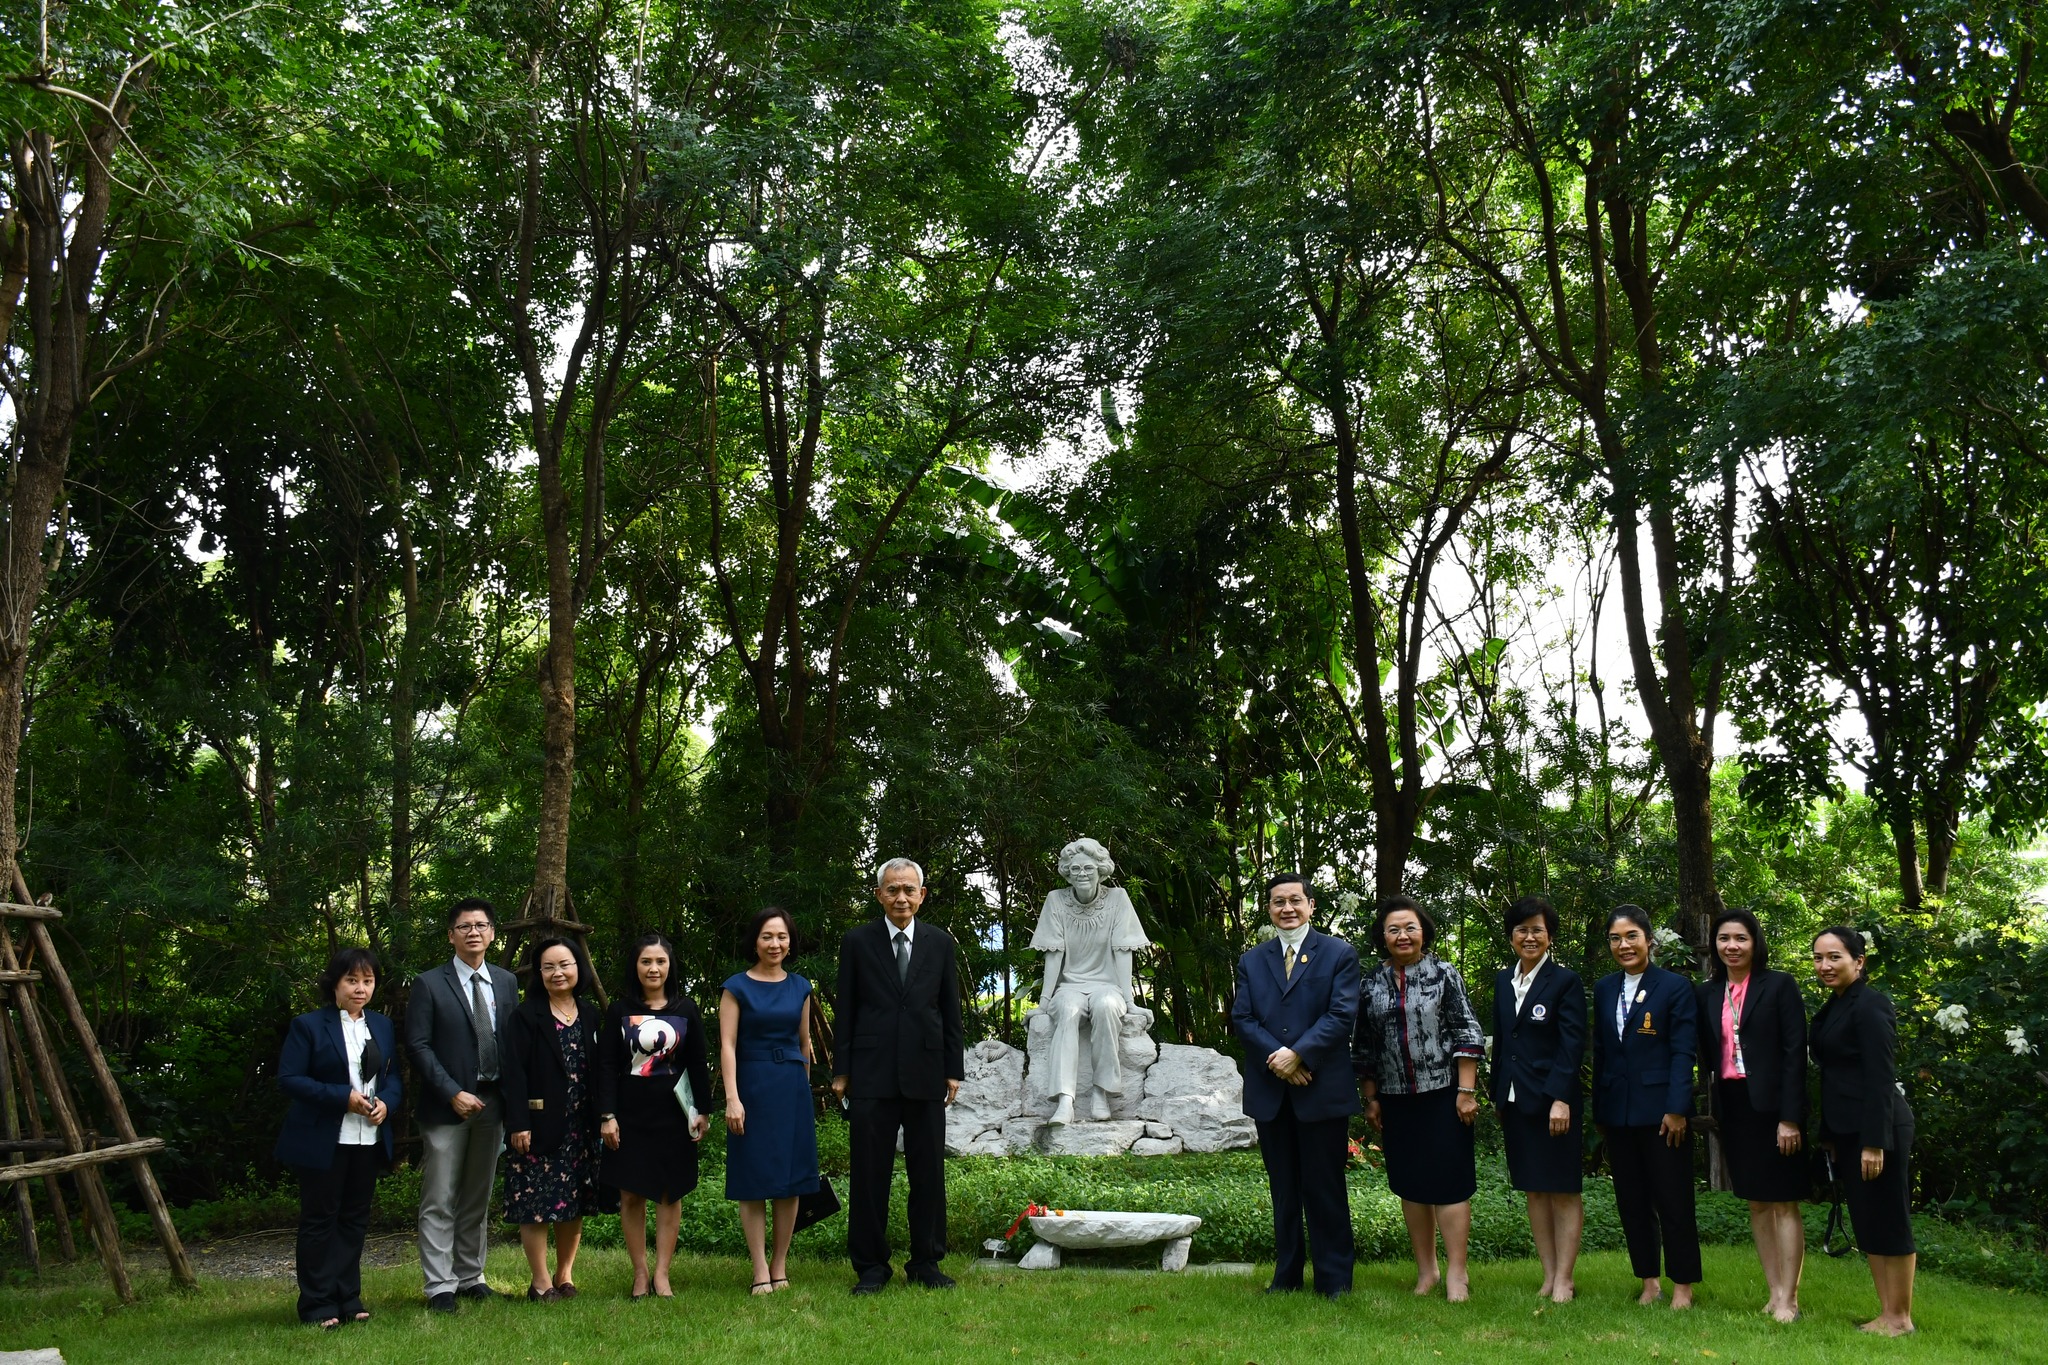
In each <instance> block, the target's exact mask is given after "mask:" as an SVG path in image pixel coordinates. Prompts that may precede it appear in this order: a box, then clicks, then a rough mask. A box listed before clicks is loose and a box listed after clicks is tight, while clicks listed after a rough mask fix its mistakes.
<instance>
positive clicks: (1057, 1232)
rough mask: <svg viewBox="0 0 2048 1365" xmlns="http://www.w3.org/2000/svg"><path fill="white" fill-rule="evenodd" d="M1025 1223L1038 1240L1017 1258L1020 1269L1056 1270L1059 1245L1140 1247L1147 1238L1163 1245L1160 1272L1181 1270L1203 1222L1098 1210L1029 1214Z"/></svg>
mask: <svg viewBox="0 0 2048 1365" xmlns="http://www.w3.org/2000/svg"><path fill="white" fill-rule="evenodd" d="M1030 1222H1031V1234H1032V1236H1034V1237H1036V1238H1037V1239H1038V1241H1037V1243H1036V1244H1035V1245H1033V1246H1032V1248H1031V1250H1029V1251H1027V1252H1025V1253H1024V1259H1023V1260H1021V1261H1019V1262H1017V1265H1018V1267H1019V1268H1020V1269H1024V1270H1057V1269H1058V1268H1059V1265H1060V1259H1061V1257H1060V1249H1061V1248H1062V1247H1065V1248H1069V1249H1071V1250H1074V1251H1083V1250H1086V1251H1100V1250H1106V1249H1108V1248H1110V1247H1136V1246H1144V1245H1145V1244H1146V1243H1148V1242H1165V1243H1166V1251H1165V1254H1164V1255H1162V1256H1161V1257H1160V1258H1159V1268H1160V1269H1161V1270H1174V1271H1178V1270H1186V1269H1187V1266H1188V1249H1189V1248H1190V1247H1191V1246H1193V1244H1194V1235H1195V1229H1196V1228H1199V1227H1200V1226H1202V1220H1201V1219H1199V1218H1197V1217H1196V1216H1195V1215H1193V1214H1191V1213H1115V1212H1107V1211H1103V1210H1099V1209H1068V1210H1066V1211H1065V1212H1063V1213H1039V1214H1033V1215H1032V1216H1031V1219H1030Z"/></svg>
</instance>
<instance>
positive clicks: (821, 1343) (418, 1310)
mask: <svg viewBox="0 0 2048 1365" xmlns="http://www.w3.org/2000/svg"><path fill="white" fill-rule="evenodd" d="M1706 1255H1707V1284H1706V1286H1705V1287H1704V1288H1703V1290H1702V1294H1701V1304H1700V1307H1698V1308H1697V1309H1695V1310H1694V1311H1693V1312H1690V1313H1673V1312H1671V1311H1670V1310H1668V1309H1665V1308H1639V1307H1637V1306H1636V1305H1635V1304H1634V1303H1633V1301H1632V1300H1633V1296H1634V1292H1635V1290H1634V1283H1633V1281H1632V1280H1630V1278H1629V1275H1628V1267H1627V1264H1626V1262H1625V1261H1624V1259H1623V1258H1622V1257H1621V1256H1620V1255H1618V1254H1615V1253H1602V1254H1597V1255H1592V1256H1589V1257H1587V1258H1586V1259H1585V1260H1584V1261H1582V1262H1581V1263H1580V1269H1579V1287H1580V1295H1581V1297H1580V1298H1579V1300H1578V1302H1576V1303H1572V1304H1568V1305H1565V1306H1564V1307H1552V1306H1549V1305H1542V1306H1539V1305H1538V1303H1537V1300H1536V1297H1535V1293H1534V1291H1535V1287H1536V1282H1537V1280H1538V1278H1540V1276H1539V1273H1538V1270H1537V1267H1536V1266H1535V1265H1534V1263H1533V1262H1527V1261H1499V1262H1494V1263H1491V1264H1486V1265H1481V1266H1478V1267H1476V1269H1475V1271H1474V1275H1473V1296H1474V1297H1473V1302H1471V1303H1469V1304H1465V1305H1460V1306H1456V1307H1454V1306H1452V1305H1450V1304H1447V1303H1445V1302H1444V1301H1443V1300H1442V1299H1441V1298H1436V1299H1431V1300H1428V1301H1425V1302H1417V1301H1416V1300H1415V1298H1414V1297H1413V1296H1412V1295H1410V1294H1409V1293H1408V1292H1407V1289H1408V1285H1409V1284H1411V1283H1412V1282H1413V1281H1412V1275H1411V1272H1410V1269H1409V1267H1407V1266H1405V1265H1401V1264H1395V1263H1388V1262H1377V1263H1372V1264H1366V1265H1362V1266H1361V1267H1360V1273H1359V1278H1358V1292H1357V1293H1355V1294H1353V1295H1352V1296H1351V1297H1350V1298H1349V1299H1348V1300H1345V1301H1343V1302H1341V1303H1335V1304H1332V1303H1326V1302H1324V1301H1323V1300H1321V1299H1317V1298H1314V1297H1312V1296H1287V1297H1285V1298H1266V1297H1263V1296H1261V1295H1260V1294H1259V1292H1258V1291H1259V1289H1260V1288H1261V1287H1262V1286H1263V1285H1264V1284H1265V1275H1264V1268H1262V1270H1261V1274H1259V1275H1258V1276H1217V1275H1198V1274H1190V1275H1163V1274H1159V1273H1157V1272H1128V1271H1121V1272H1120V1271H1103V1270H1092V1271H1091V1270H1059V1271H1051V1272H1042V1273H1032V1272H1026V1271H1015V1270H1007V1271H1000V1272H989V1271H982V1270H977V1269H973V1268H969V1267H966V1266H965V1265H964V1263H956V1264H953V1265H950V1266H949V1267H948V1268H949V1269H950V1270H951V1271H952V1272H953V1273H954V1274H956V1275H957V1276H959V1278H960V1280H961V1287H960V1288H959V1289H958V1290H956V1291H954V1292H952V1293H950V1294H933V1293H928V1292H926V1291H923V1290H918V1289H914V1288H911V1287H909V1286H906V1285H904V1284H903V1282H902V1279H901V1277H900V1276H899V1277H898V1279H897V1281H896V1282H895V1283H894V1284H892V1285H891V1286H890V1288H889V1290H888V1291H887V1292H886V1293H884V1294H882V1295H880V1296H879V1297H878V1298H873V1299H855V1298H852V1297H850V1296H849V1295H848V1294H847V1292H846V1291H847V1287H848V1286H849V1285H850V1284H851V1283H852V1281H853V1277H852V1273H851V1272H850V1271H849V1270H848V1269H847V1268H846V1267H845V1265H844V1264H843V1263H841V1264H833V1263H821V1262H815V1261H793V1262H792V1269H793V1271H794V1275H795V1280H796V1286H795V1288H794V1289H793V1290H790V1291H787V1292H785V1293H782V1294H778V1295H775V1296H773V1297H772V1298H765V1299H750V1298H748V1297H747V1296H746V1293H745V1289H746V1283H747V1280H748V1278H749V1277H748V1273H747V1268H746V1265H745V1263H744V1262H741V1261H736V1260H725V1259H712V1258H705V1259H691V1260H685V1261H679V1262H678V1263H677V1266H676V1275H675V1287H676V1298H675V1299H674V1300H673V1301H672V1302H666V1303H664V1302H659V1301H656V1300H653V1299H649V1300H646V1301H644V1302H641V1303H629V1302H627V1301H625V1298H624V1295H625V1291H626V1287H627V1283H628V1267H627V1263H626V1258H625V1256H624V1254H623V1253H622V1252H617V1251H593V1252H589V1253H586V1255H585V1256H584V1258H583V1261H582V1263H581V1265H580V1266H579V1269H578V1279H579V1280H580V1281H581V1287H582V1289H583V1291H584V1292H583V1295H582V1297H581V1298H579V1299H577V1300H576V1301H575V1302H573V1303H564V1304H548V1305H534V1304H527V1303H524V1302H514V1301H511V1300H509V1299H508V1300H503V1301H499V1302H494V1303H491V1304H487V1305H484V1306H482V1307H478V1308H465V1309H464V1311H463V1312H462V1314H461V1315H460V1316H459V1317H456V1318H453V1319H450V1318H442V1317H435V1316H432V1315H430V1314H428V1313H427V1312H425V1310H424V1309H423V1308H422V1307H421V1306H420V1302H419V1276H418V1271H417V1270H416V1269H415V1268H413V1267H411V1266H404V1267H398V1268H394V1269H389V1270H380V1271H375V1272H372V1275H371V1278H370V1295H369V1298H370V1306H371V1309H372V1311H374V1312H375V1313H376V1314H377V1318H376V1320H375V1321H374V1322H372V1323H369V1324H368V1325H366V1326H363V1327H357V1328H348V1329H344V1330H343V1331H340V1332H337V1333H334V1334H332V1335H321V1334H319V1333H316V1332H314V1331H313V1330H311V1329H308V1328H302V1327H299V1326H298V1325H297V1324H296V1322H295V1320H294V1318H293V1315H292V1304H291V1287H290V1285H289V1284H288V1283H286V1282H282V1281H233V1282H230V1281H223V1280H209V1281H207V1282H206V1283H205V1287H204V1288H203V1289H202V1290H201V1292H200V1293H199V1294H197V1295H196V1296H195V1295H187V1294H179V1293H176V1292H174V1291H172V1290H170V1289H169V1288H168V1287H166V1286H165V1285H164V1284H163V1283H162V1282H161V1280H155V1281H152V1282H149V1283H146V1284H145V1285H144V1286H143V1292H144V1295H145V1298H144V1300H143V1302H142V1303H141V1304H140V1305H138V1306H136V1307H133V1308H125V1309H124V1308H121V1307H119V1306H118V1305H116V1304H115V1303H114V1302H113V1300H112V1298H111V1296H110V1295H109V1294H108V1293H107V1291H106V1290H105V1289H104V1287H102V1286H101V1285H100V1284H99V1283H97V1282H96V1281H95V1280H94V1279H93V1278H92V1277H90V1276H89V1275H88V1274H86V1273H85V1272H83V1271H78V1270H69V1269H67V1270H66V1271H64V1272H62V1277H61V1279H59V1278H56V1277H53V1279H52V1281H51V1282H46V1283H45V1285H44V1286H42V1287H39V1288H26V1289H24V1288H14V1289H8V1290H4V1291H0V1350H21V1349H28V1348H31V1347H39V1346H58V1347H61V1348H62V1349H63V1352H64V1356H65V1359H66V1360H67V1361H71V1362H74V1363H80V1365H84V1363H89V1362H94V1361H117V1362H122V1363H123V1365H132V1363H133V1362H147V1361H197V1362H205V1363H206V1365H229V1362H272V1361H276V1362H293V1363H294V1365H310V1362H318V1361H337V1362H350V1363H351V1365H364V1363H365V1362H370V1363H373V1365H374V1363H376V1362H393V1363H394V1365H397V1363H399V1362H407V1363H410V1362H436V1363H437V1365H438V1362H467V1361H474V1362H478V1365H528V1362H532V1363H534V1365H554V1362H584V1361H603V1362H607V1365H618V1363H620V1362H628V1361H643V1360H644V1361H664V1362H668V1361H677V1360H716V1361H736V1362H754V1361H801V1362H805V1363H806V1365H842V1363H845V1362H862V1361H881V1360H910V1359H947V1360H960V1361H998V1362H1000V1361H1019V1362H1024V1361H1046V1362H1066V1361H1077V1360H1093V1361H1105V1360H1106V1361H1155V1360H1156V1361H1173V1362H1182V1361H1187V1362H1194V1361H1215V1362H1229V1365H1244V1363H1245V1362H1258V1365H1283V1363H1288V1362H1296V1361H1333V1362H1334V1361H1343V1362H1355V1361H1377V1360H1387V1361H1432V1360H1436V1359H1438V1358H1441V1359H1444V1360H1450V1361H1473V1360H1490V1359H1498V1360H1499V1361H1500V1362H1502V1365H1509V1363H1510V1362H1518V1361H1522V1360H1529V1359H1537V1360H1580V1361H1588V1362H1592V1361H1598V1362H1616V1361H1624V1360H1626V1361H1667V1362H1668V1361H1681V1360H1683V1361H1709V1360H1712V1361H1720V1362H1726V1363H1727V1365H1734V1363H1735V1362H1741V1361H1754V1362H1766V1361H1785V1362H1799V1361H1846V1360H1858V1361H1892V1360H1899V1361H1945V1362H1946V1361H1978V1360H1981V1361H1999V1362H2007V1363H2010V1362H2021V1361H2048V1312H2044V1309H2048V1300H2044V1299H2042V1298H2039V1297H2035V1296H2031V1295H2027V1294H2020V1293H2016V1292H2012V1291H2007V1290H1997V1289H1987V1288H1983V1287H1980V1286H1977V1285H1971V1284H1964V1283H1961V1282H1959V1281H1956V1280H1951V1279H1947V1278H1945V1277H1942V1276H1938V1275H1923V1276H1922V1277H1921V1281H1920V1293H1919V1302H1918V1304H1917V1307H1916V1312H1915V1316H1916V1318H1917V1319H1918V1321H1919V1324H1920V1333H1919V1335H1918V1336H1917V1337H1912V1338H1907V1339H1903V1340H1899V1341H1880V1340H1877V1339H1874V1338H1871V1337H1867V1336H1864V1335H1863V1334H1861V1333H1859V1332H1857V1331H1856V1329H1855V1323H1856V1322H1857V1321H1858V1320H1860V1319H1861V1318H1864V1317H1868V1316H1870V1315H1871V1314H1872V1313H1873V1312H1874V1311H1875V1310H1876V1300H1875V1298H1874V1296H1873V1294H1872V1292H1871V1287H1870V1278H1869V1276H1868V1274H1867V1273H1866V1272H1865V1270H1864V1268H1863V1263H1862V1261H1861V1260H1860V1259H1859V1258H1856V1257H1850V1258H1848V1259H1845V1260H1841V1261H1830V1260H1828V1259H1827V1258H1826V1257H1822V1256H1816V1257H1814V1258H1813V1259H1812V1260H1810V1261H1809V1262H1808V1264H1807V1275H1806V1288H1805V1293H1804V1296H1803V1297H1804V1303H1805V1310H1806V1317H1805V1320H1804V1321H1803V1322H1800V1323H1796V1324H1794V1325H1792V1326H1789V1327H1780V1326H1777V1325H1776V1324H1774V1323H1772V1322H1770V1321H1769V1320H1768V1319H1766V1318H1764V1317H1762V1316H1761V1315H1760V1314H1759V1313H1757V1312H1756V1311H1755V1309H1756V1307H1757V1305H1759V1304H1761V1303H1762V1302H1763V1298H1764V1287H1763V1280H1762V1276H1761V1273H1760V1272H1759V1270H1758V1268H1757V1264H1756V1260H1755V1257H1754V1256H1753V1255H1751V1254H1750V1253H1749V1252H1748V1251H1747V1250H1743V1249H1737V1248H1725V1247H1709V1248H1707V1253H1706ZM491 1276H492V1280H493V1282H494V1283H495V1284H497V1285H498V1286H499V1287H500V1288H504V1289H510V1288H512V1287H514V1286H515V1285H522V1284H523V1283H524V1266H523V1263H521V1262H519V1261H518V1259H517V1256H516V1253H515V1252H513V1251H512V1250H511V1249H510V1248H505V1249H501V1250H498V1251H496V1252H494V1254H493V1256H492V1260H491Z"/></svg>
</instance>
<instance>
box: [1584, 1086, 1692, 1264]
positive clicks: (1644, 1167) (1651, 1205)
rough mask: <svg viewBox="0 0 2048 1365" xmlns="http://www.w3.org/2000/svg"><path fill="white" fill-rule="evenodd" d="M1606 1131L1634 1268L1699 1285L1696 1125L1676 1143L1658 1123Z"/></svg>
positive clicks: (1618, 1207)
mask: <svg viewBox="0 0 2048 1365" xmlns="http://www.w3.org/2000/svg"><path fill="white" fill-rule="evenodd" d="M1601 1136H1602V1137H1603V1138H1604V1139H1605V1141H1606V1145H1607V1166H1608V1169H1609V1170H1611V1171H1613V1172H1614V1211H1615V1212H1616V1213H1617V1214H1619V1215H1620V1217H1621V1235H1622V1236H1623V1238H1625V1239H1626V1240H1627V1242H1628V1263H1629V1268H1630V1269H1631V1270H1632V1271H1634V1273H1635V1276H1636V1278H1637V1279H1639V1280H1649V1279H1655V1278H1656V1277H1657V1276H1658V1274H1660V1273H1664V1274H1668V1275H1670V1276H1671V1281H1672V1283H1673V1284H1698V1283H1699V1282H1700V1278H1701V1275H1700V1225H1699V1220H1698V1219H1697V1218H1696V1217H1695V1216H1694V1213H1693V1187H1692V1127H1691V1125H1689V1124H1688V1125H1687V1126H1686V1130H1685V1141H1684V1142H1681V1143H1680V1144H1679V1145H1678V1146H1676V1147H1673V1146H1672V1145H1671V1144H1670V1143H1668V1142H1666V1141H1665V1140H1664V1134H1663V1133H1661V1132H1659V1131H1658V1130H1657V1129H1655V1128H1606V1129H1602V1130H1601ZM1660 1246H1661V1249H1662V1258H1661V1261H1662V1263H1661V1265H1660V1263H1659V1259H1660V1258H1659V1248H1660Z"/></svg>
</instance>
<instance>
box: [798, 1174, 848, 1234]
mask: <svg viewBox="0 0 2048 1365" xmlns="http://www.w3.org/2000/svg"><path fill="white" fill-rule="evenodd" d="M837 1212H839V1192H838V1191H837V1190H835V1189H833V1188H832V1182H831V1181H830V1180H828V1179H826V1178H825V1177H824V1176H822V1175H821V1176H819V1177H818V1188H817V1189H815V1190H812V1191H811V1192H810V1193H809V1194H800V1195H798V1196H797V1197H796V1222H795V1223H793V1224H791V1227H790V1230H791V1231H792V1232H802V1231H803V1230H804V1229H805V1228H807V1227H809V1226H810V1225H811V1224H813V1223H822V1222H824V1221H825V1220H826V1219H827V1218H830V1217H831V1216H832V1215H833V1214H835V1213H837Z"/></svg>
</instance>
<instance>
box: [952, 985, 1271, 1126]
mask: <svg viewBox="0 0 2048 1365" xmlns="http://www.w3.org/2000/svg"><path fill="white" fill-rule="evenodd" d="M1151 1017H1152V1016H1151V1013H1150V1011H1147V1010H1143V1009H1136V1010H1133V1011H1132V1012H1131V1014H1129V1015H1127V1016H1126V1017H1125V1021H1124V1022H1125V1032H1124V1033H1123V1034H1122V1035H1121V1036H1120V1037H1119V1039H1118V1043H1119V1051H1120V1053H1121V1060H1122V1062H1123V1066H1124V1092H1123V1094H1121V1095H1118V1096H1114V1097H1112V1103H1111V1113H1112V1117H1111V1118H1109V1119H1108V1120H1105V1121H1102V1122H1094V1121H1090V1120H1086V1119H1083V1120H1082V1121H1081V1122H1078V1123H1071V1124H1068V1125H1066V1126H1065V1127H1062V1128H1053V1127H1051V1126H1049V1125H1048V1124H1047V1123H1046V1122H1045V1118H1046V1116H1047V1115H1049V1114H1050V1113H1052V1107H1053V1102H1052V1097H1051V1096H1049V1095H1046V1094H1044V1093H1042V1090H1041V1089H1040V1088H1038V1087H1036V1085H1035V1083H1034V1081H1033V1074H1034V1073H1035V1072H1036V1071H1037V1069H1038V1065H1037V1064H1038V1062H1039V1060H1040V1058H1041V1056H1042V1055H1043V1052H1044V1049H1045V1047H1046V1046H1047V1044H1048V1042H1049V1033H1050V1022H1049V1021H1047V1020H1045V1019H1044V1018H1043V1017H1042V1016H1038V1015H1033V1016H1032V1017H1031V1020H1030V1023H1029V1024H1027V1026H1026V1028H1027V1031H1028V1033H1029V1036H1030V1049H1029V1052H1028V1053H1027V1052H1026V1051H1025V1050H1023V1049H1019V1048H1014V1047H1011V1046H1010V1045H1009V1044H1007V1043H1002V1042H998V1041H997V1040H996V1039H994V1038H987V1039H983V1040H982V1041H981V1042H979V1043H976V1044H975V1045H974V1046H973V1047H971V1048H969V1049H968V1050H967V1058H966V1061H967V1077H966V1080H965V1081H964V1082H963V1083H962V1084H961V1086H960V1096H959V1098H958V1099H957V1100H955V1101H954V1102H953V1104H952V1106H951V1107H950V1108H948V1109H947V1111H946V1155H948V1156H1021V1155H1024V1154H1026V1153H1030V1152H1041V1153H1044V1154H1047V1155H1052V1156H1113V1155H1116V1154H1118V1153H1122V1152H1130V1153H1132V1154H1134V1155H1137V1156H1173V1155H1176V1154H1178V1153H1180V1152H1223V1151H1229V1150H1231V1149H1232V1148H1237V1147H1252V1146H1255V1145H1257V1143H1258V1129H1257V1126H1256V1125H1254V1124H1253V1123H1252V1121H1251V1120H1250V1119H1249V1118H1247V1117H1246V1116H1245V1112H1244V1080H1243V1078H1242V1077H1240V1076H1239V1075H1238V1071H1237V1063H1236V1062H1234V1061H1232V1060H1231V1059H1230V1058H1228V1057H1226V1056H1224V1055H1223V1054H1222V1053H1220V1052H1216V1051H1214V1050H1212V1049H1210V1048H1206V1047H1186V1046H1182V1045H1181V1044H1178V1043H1154V1042H1153V1041H1152V1039H1151V1038H1150V1037H1148V1036H1146V1035H1145V1034H1144V1033H1143V1032H1142V1027H1143V1026H1144V1025H1146V1024H1149V1023H1150V1021H1151ZM1134 1024H1135V1025H1136V1026H1137V1027H1138V1028H1139V1030H1140V1031H1138V1032H1133V1031H1132V1028H1133V1025H1134ZM1034 1025H1035V1026H1036V1027H1033V1026H1034ZM1082 1056H1083V1059H1084V1067H1083V1077H1084V1084H1085V1080H1086V1077H1087V1071H1086V1066H1085V1060H1086V1056H1087V1053H1086V1049H1083V1053H1082ZM1027 1063H1029V1064H1028V1065H1027Z"/></svg>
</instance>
